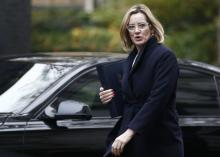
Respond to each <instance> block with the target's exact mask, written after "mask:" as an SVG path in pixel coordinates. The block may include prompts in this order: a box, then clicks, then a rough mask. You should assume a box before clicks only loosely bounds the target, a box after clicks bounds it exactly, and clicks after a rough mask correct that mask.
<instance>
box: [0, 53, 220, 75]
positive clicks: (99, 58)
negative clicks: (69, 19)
mask: <svg viewBox="0 0 220 157" xmlns="http://www.w3.org/2000/svg"><path fill="white" fill-rule="evenodd" d="M127 55H128V54H127V53H117V52H115V53H113V52H58V53H56V52H48V53H30V54H13V55H7V56H1V57H0V60H10V61H27V62H37V63H45V62H46V63H55V62H59V63H64V64H67V63H72V64H71V65H85V64H88V63H89V64H98V63H103V62H108V61H116V60H120V59H124V58H126V57H127ZM178 64H179V65H180V66H191V67H195V68H199V69H203V70H208V71H211V72H214V73H220V67H218V66H214V65H211V64H207V63H204V62H200V61H195V60H190V59H180V58H178Z"/></svg>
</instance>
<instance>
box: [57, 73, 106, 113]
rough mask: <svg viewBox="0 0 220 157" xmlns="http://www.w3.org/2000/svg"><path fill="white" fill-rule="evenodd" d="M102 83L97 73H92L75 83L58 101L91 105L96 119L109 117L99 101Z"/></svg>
mask: <svg viewBox="0 0 220 157" xmlns="http://www.w3.org/2000/svg"><path fill="white" fill-rule="evenodd" d="M100 86H101V85H100V82H99V79H98V76H97V71H96V70H93V71H90V72H88V73H86V74H84V75H83V76H81V77H79V78H78V79H77V80H75V81H73V83H71V84H70V85H69V86H68V87H67V88H65V89H64V90H63V91H62V92H61V93H60V94H59V95H58V99H59V100H61V99H63V100H73V101H75V102H78V103H84V104H86V105H89V107H90V109H91V111H92V115H93V116H94V117H102V116H108V115H109V113H108V109H107V106H106V105H103V104H102V103H101V101H100V99H99V88H100Z"/></svg>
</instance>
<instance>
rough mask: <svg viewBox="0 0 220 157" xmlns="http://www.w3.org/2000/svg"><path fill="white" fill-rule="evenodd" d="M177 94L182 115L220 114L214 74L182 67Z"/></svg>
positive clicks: (178, 107)
mask: <svg viewBox="0 0 220 157" xmlns="http://www.w3.org/2000/svg"><path fill="white" fill-rule="evenodd" d="M176 96H177V99H176V102H177V109H178V112H179V114H180V115H220V111H219V105H218V94H217V90H216V86H215V83H214V79H213V75H210V74H206V73H202V72H198V71H193V70H189V69H180V76H179V79H178V86H177V95H176Z"/></svg>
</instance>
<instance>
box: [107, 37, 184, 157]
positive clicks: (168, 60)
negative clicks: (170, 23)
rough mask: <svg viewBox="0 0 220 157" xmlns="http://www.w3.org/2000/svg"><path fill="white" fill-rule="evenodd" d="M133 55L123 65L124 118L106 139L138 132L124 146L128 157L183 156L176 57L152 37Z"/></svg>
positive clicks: (110, 141)
mask: <svg viewBox="0 0 220 157" xmlns="http://www.w3.org/2000/svg"><path fill="white" fill-rule="evenodd" d="M136 53H137V51H136V50H134V51H133V52H131V53H130V54H129V56H128V58H127V59H126V61H125V63H124V65H123V75H122V81H121V85H122V94H123V104H121V105H123V110H122V112H121V113H119V115H121V116H122V118H121V119H120V120H119V121H118V123H117V124H116V125H115V127H114V128H113V130H112V131H111V133H110V134H109V136H108V139H107V144H108V147H107V151H106V153H105V155H104V156H105V157H106V156H112V154H111V144H112V142H113V141H114V139H115V138H116V137H117V136H119V135H120V134H122V133H123V132H124V131H126V130H127V129H128V128H130V129H132V130H134V131H135V135H134V137H133V138H132V140H131V141H130V142H129V143H128V144H127V145H126V146H125V149H124V151H123V154H122V155H121V156H125V157H162V156H163V157H183V142H182V136H181V130H180V127H179V125H178V114H177V111H176V104H175V98H176V86H177V78H178V74H179V69H178V64H177V60H176V57H175V55H174V54H173V53H172V52H171V50H170V49H168V48H166V47H165V46H164V45H163V44H159V43H157V40H156V38H154V37H151V38H150V39H149V40H148V41H147V43H146V44H145V46H144V49H143V50H142V51H141V52H139V54H138V56H137V59H136V61H135V63H134V65H133V67H132V62H133V60H134V58H135V55H136Z"/></svg>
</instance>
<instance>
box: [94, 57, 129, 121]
mask: <svg viewBox="0 0 220 157" xmlns="http://www.w3.org/2000/svg"><path fill="white" fill-rule="evenodd" d="M124 62H125V60H119V61H114V62H107V63H102V64H99V65H97V66H96V69H97V72H98V77H99V79H100V82H101V85H102V87H103V88H104V89H105V90H106V89H113V90H114V92H115V96H114V97H113V99H112V100H111V102H109V104H108V105H109V110H110V115H111V117H118V116H121V115H122V110H123V95H122V91H121V80H122V73H123V64H124Z"/></svg>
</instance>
